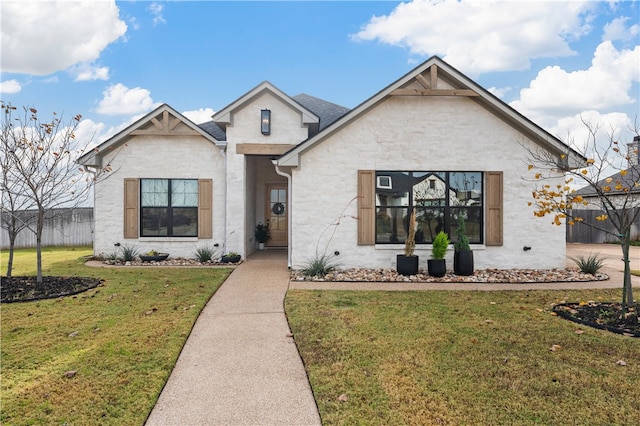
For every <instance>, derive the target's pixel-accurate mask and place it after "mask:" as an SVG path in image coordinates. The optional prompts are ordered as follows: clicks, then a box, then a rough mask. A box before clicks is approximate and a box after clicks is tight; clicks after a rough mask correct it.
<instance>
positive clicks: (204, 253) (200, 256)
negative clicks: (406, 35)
mask: <svg viewBox="0 0 640 426" xmlns="http://www.w3.org/2000/svg"><path fill="white" fill-rule="evenodd" d="M216 252H217V250H216V248H215V247H213V246H204V247H198V248H197V249H196V253H195V254H196V259H197V260H198V262H202V263H205V262H208V261H210V260H211V259H213V258H214V257H215V256H216V254H217V253H216Z"/></svg>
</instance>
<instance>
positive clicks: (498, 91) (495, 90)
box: [487, 87, 513, 99]
mask: <svg viewBox="0 0 640 426" xmlns="http://www.w3.org/2000/svg"><path fill="white" fill-rule="evenodd" d="M511 90H513V88H512V87H489V88H488V89H487V91H488V92H489V93H491V94H493V95H495V96H497V97H499V98H500V99H502V98H504V96H505V95H506V94H507V93H509V92H510V91H511Z"/></svg>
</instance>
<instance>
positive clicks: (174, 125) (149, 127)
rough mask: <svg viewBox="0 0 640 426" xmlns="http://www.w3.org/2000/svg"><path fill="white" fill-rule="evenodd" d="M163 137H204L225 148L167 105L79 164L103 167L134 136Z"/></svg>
mask: <svg viewBox="0 0 640 426" xmlns="http://www.w3.org/2000/svg"><path fill="white" fill-rule="evenodd" d="M141 135H162V136H194V135H195V136H202V137H204V138H205V139H207V140H208V141H210V142H211V143H213V144H215V145H218V146H224V145H225V144H224V143H221V142H220V141H219V140H217V139H216V138H215V137H214V136H213V134H212V132H209V131H207V130H205V129H204V128H202V127H200V126H198V125H196V124H195V123H194V122H193V121H191V120H189V119H188V118H187V117H185V116H184V115H182V114H180V113H179V112H178V111H176V110H175V109H173V108H171V107H170V106H169V105H167V104H162V105H160V106H159V107H158V108H156V109H154V110H153V111H151V112H150V113H148V114H147V115H145V116H144V117H142V118H140V119H139V120H137V121H135V122H134V123H133V124H131V125H129V126H128V127H126V128H125V129H124V130H121V131H120V132H118V133H116V134H115V135H114V136H112V137H110V138H109V139H107V140H106V141H104V142H103V143H101V144H100V145H98V146H97V147H95V148H94V149H92V150H91V152H88V153H86V154H84V155H83V156H82V157H80V158H78V160H77V162H78V163H79V164H82V165H84V166H89V167H101V162H102V157H103V155H104V153H106V152H112V151H113V150H114V149H116V148H118V147H119V146H121V145H123V144H124V143H126V142H127V141H128V140H129V139H131V138H132V137H134V136H141Z"/></svg>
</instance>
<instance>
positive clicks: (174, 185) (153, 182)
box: [140, 179, 198, 237]
mask: <svg viewBox="0 0 640 426" xmlns="http://www.w3.org/2000/svg"><path fill="white" fill-rule="evenodd" d="M140 206H141V208H140V221H141V231H140V236H142V237H197V236H198V180H197V179H140Z"/></svg>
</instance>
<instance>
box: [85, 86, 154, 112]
mask: <svg viewBox="0 0 640 426" xmlns="http://www.w3.org/2000/svg"><path fill="white" fill-rule="evenodd" d="M103 95H104V96H103V98H102V100H101V101H100V102H99V103H98V108H97V112H98V113H100V114H106V115H125V114H139V113H145V112H148V111H150V110H151V109H153V108H155V107H156V106H158V104H157V103H154V102H153V99H152V98H151V92H149V91H148V90H147V89H142V88H140V87H135V88H133V89H129V88H128V87H126V86H125V85H123V84H121V83H118V84H114V85H112V86H109V87H108V88H107V90H105V91H104V92H103Z"/></svg>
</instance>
